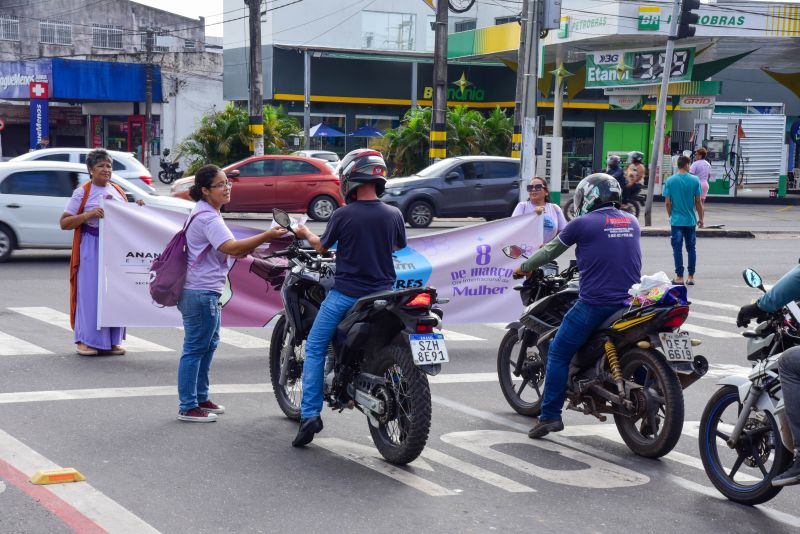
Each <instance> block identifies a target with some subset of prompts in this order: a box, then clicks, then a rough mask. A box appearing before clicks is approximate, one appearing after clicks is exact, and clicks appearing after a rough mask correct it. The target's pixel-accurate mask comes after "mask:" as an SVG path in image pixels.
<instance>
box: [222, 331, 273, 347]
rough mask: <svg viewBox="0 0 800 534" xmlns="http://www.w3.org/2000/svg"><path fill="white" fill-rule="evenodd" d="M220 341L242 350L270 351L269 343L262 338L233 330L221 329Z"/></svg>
mask: <svg viewBox="0 0 800 534" xmlns="http://www.w3.org/2000/svg"><path fill="white" fill-rule="evenodd" d="M219 340H220V341H221V342H222V343H225V344H226V345H233V346H234V347H238V348H240V349H268V348H269V341H267V340H266V339H261V338H260V337H256V336H251V335H250V334H245V333H244V332H238V331H236V330H233V329H231V328H220V330H219Z"/></svg>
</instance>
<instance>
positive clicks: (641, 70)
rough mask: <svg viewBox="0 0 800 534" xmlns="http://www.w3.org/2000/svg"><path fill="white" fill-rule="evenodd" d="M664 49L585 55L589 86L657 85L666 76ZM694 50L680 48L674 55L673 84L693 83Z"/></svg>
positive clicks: (671, 74)
mask: <svg viewBox="0 0 800 534" xmlns="http://www.w3.org/2000/svg"><path fill="white" fill-rule="evenodd" d="M665 62H666V52H665V51H664V50H624V51H615V52H593V53H590V54H587V56H586V87H587V88H595V87H620V86H635V85H656V84H659V83H661V79H662V78H663V76H664V63H665ZM693 66H694V48H678V49H675V50H674V51H673V54H672V68H671V72H670V77H669V79H670V81H671V82H685V81H690V80H691V77H692V67H693Z"/></svg>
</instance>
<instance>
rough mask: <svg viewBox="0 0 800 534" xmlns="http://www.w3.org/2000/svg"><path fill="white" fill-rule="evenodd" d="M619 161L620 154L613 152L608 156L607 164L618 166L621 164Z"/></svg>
mask: <svg viewBox="0 0 800 534" xmlns="http://www.w3.org/2000/svg"><path fill="white" fill-rule="evenodd" d="M619 161H620V159H619V156H617V155H615V154H611V155H610V156H608V160H607V161H606V164H607V165H608V166H609V167H618V166H619Z"/></svg>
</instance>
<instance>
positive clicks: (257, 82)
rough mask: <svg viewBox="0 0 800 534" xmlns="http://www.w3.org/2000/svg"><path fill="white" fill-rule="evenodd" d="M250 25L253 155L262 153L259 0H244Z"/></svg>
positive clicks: (262, 119)
mask: <svg viewBox="0 0 800 534" xmlns="http://www.w3.org/2000/svg"><path fill="white" fill-rule="evenodd" d="M245 3H246V4H247V7H248V8H249V21H248V22H249V23H250V24H249V26H250V133H251V134H252V136H253V155H254V156H263V155H264V96H263V93H264V80H263V78H262V76H261V0H245Z"/></svg>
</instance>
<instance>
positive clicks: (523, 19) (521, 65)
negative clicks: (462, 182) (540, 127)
mask: <svg viewBox="0 0 800 534" xmlns="http://www.w3.org/2000/svg"><path fill="white" fill-rule="evenodd" d="M529 5H530V2H528V0H523V2H522V13H521V14H520V19H519V25H520V28H519V51H518V52H517V89H516V91H515V93H514V100H515V102H514V133H513V134H512V135H511V157H512V158H519V157H520V150H521V148H522V100H523V98H524V93H525V52H526V50H525V43H526V41H525V37H526V32H527V28H528V6H529Z"/></svg>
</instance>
